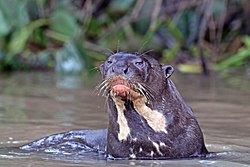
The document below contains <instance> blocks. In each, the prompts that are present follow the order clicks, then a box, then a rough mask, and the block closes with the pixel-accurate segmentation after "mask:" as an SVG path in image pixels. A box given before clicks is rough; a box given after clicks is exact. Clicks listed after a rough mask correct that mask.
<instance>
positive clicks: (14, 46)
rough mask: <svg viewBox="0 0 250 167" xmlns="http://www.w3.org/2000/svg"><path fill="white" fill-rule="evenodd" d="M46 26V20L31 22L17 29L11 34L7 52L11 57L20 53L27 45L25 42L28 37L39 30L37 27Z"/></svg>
mask: <svg viewBox="0 0 250 167" xmlns="http://www.w3.org/2000/svg"><path fill="white" fill-rule="evenodd" d="M46 24H47V20H46V19H40V20H36V21H34V22H31V23H30V24H29V25H27V26H24V27H22V28H20V29H17V30H16V31H15V32H14V33H13V34H12V37H11V41H10V43H9V45H8V51H9V52H10V53H11V54H12V55H15V54H17V53H20V52H21V51H22V50H23V49H24V47H25V45H26V43H27V40H28V39H29V37H30V35H31V34H32V33H33V31H34V30H35V29H36V28H39V27H41V26H44V25H46ZM9 59H11V58H9Z"/></svg>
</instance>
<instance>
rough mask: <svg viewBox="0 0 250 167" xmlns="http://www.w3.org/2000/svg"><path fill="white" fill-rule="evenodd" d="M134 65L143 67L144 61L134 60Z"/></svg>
mask: <svg viewBox="0 0 250 167" xmlns="http://www.w3.org/2000/svg"><path fill="white" fill-rule="evenodd" d="M135 65H136V66H138V67H143V65H144V62H143V61H142V60H140V61H136V62H135Z"/></svg>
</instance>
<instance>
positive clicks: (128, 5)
mask: <svg viewBox="0 0 250 167" xmlns="http://www.w3.org/2000/svg"><path fill="white" fill-rule="evenodd" d="M91 2H92V1H83V0H77V1H76V0H58V1H47V0H0V23H1V24H0V70H19V69H34V68H35V69H44V68H45V69H47V68H54V69H56V70H57V71H58V72H65V73H75V72H76V73H79V71H82V70H83V69H85V71H92V69H93V68H94V67H95V66H96V65H97V63H96V62H97V61H98V62H99V61H100V60H103V59H105V56H101V54H100V53H102V52H104V50H105V49H106V48H110V50H111V51H115V52H116V51H124V50H125V51H131V52H134V51H138V52H143V51H145V50H146V51H147V50H151V49H153V50H154V52H155V53H157V54H159V55H160V57H161V58H162V61H163V62H164V63H166V62H167V63H169V62H171V63H179V60H178V59H181V62H182V63H183V62H184V66H183V65H182V66H181V67H185V68H184V69H196V67H197V62H199V61H197V59H199V54H200V47H201V44H200V43H199V42H200V41H203V45H202V48H201V49H202V50H204V52H203V53H204V54H205V57H206V59H207V60H209V61H210V63H217V62H212V60H214V58H213V55H215V54H212V53H214V50H219V52H217V53H216V54H218V55H219V56H217V58H218V59H219V62H218V65H217V66H216V69H219V70H221V69H224V68H229V67H231V66H239V65H242V64H244V63H245V62H246V61H248V59H249V54H248V53H247V49H249V45H248V44H247V42H248V39H247V38H248V37H246V39H245V40H244V44H245V45H244V46H243V47H242V48H239V47H238V48H236V49H235V50H234V53H235V54H234V55H233V56H232V57H226V58H225V55H229V54H228V51H227V50H226V49H224V48H227V47H228V46H229V44H230V43H231V41H234V40H235V39H236V37H237V36H238V35H239V34H244V32H243V31H244V30H245V29H246V27H248V23H247V21H246V20H247V16H245V13H247V12H248V11H249V10H250V9H247V8H245V7H244V6H247V5H248V4H249V2H248V1H242V0H228V1H226V0H211V1H204V2H203V3H201V1H199V0H197V1H196V3H194V4H192V3H191V2H190V3H185V1H184V0H177V1H169V0H164V1H162V2H161V1H151V0H145V1H140V0H138V1H135V0H126V1H124V0H110V1H105V0H100V1H96V2H95V3H91ZM142 2H143V3H142ZM159 2H160V3H159ZM192 2H193V1H192ZM208 2H212V3H211V8H208V7H209V6H206V5H207V4H210V3H208ZM158 3H159V4H158ZM206 3H207V4H206ZM157 5H158V6H157ZM169 7H171V8H169ZM231 8H233V9H234V10H233V11H236V12H235V13H237V12H238V13H237V14H238V15H240V16H241V17H239V18H237V19H234V17H235V15H233V14H234V13H233V12H228V11H232V10H231ZM206 9H210V11H209V12H207V13H205V12H206ZM242 11H243V12H242ZM157 13H158V14H157ZM232 13H233V14H232ZM205 14H207V15H208V16H207V17H208V19H207V21H206V22H205V23H207V26H205V29H204V28H202V26H201V23H202V21H203V19H204V15H205ZM226 18H229V19H228V20H226ZM223 19H224V20H223ZM230 19H231V20H230ZM224 23H225V24H227V25H228V26H225V27H224V26H223V24H224ZM236 23H237V24H236ZM249 26H250V25H249ZM202 31H204V36H201V34H202ZM245 34H246V33H245ZM201 38H202V40H200V39H201ZM220 48H223V49H224V50H222V49H221V50H220ZM238 49H239V50H238ZM183 52H184V53H187V54H186V55H188V56H187V57H182V56H179V57H178V55H183V54H182V53H183ZM230 52H232V51H230ZM110 53H111V52H109V53H108V54H110ZM220 55H221V56H220ZM221 57H222V58H223V60H221V59H222V58H221ZM70 61H74V63H75V66H72V68H71V70H68V69H67V67H65V64H67V62H70ZM185 61H189V62H190V61H194V68H192V67H191V68H190V66H185ZM191 65H192V63H191ZM73 67H79V68H77V70H76V69H74V68H73ZM186 67H188V68H186ZM199 68H200V67H197V69H199ZM181 69H183V68H181ZM196 71H198V70H196Z"/></svg>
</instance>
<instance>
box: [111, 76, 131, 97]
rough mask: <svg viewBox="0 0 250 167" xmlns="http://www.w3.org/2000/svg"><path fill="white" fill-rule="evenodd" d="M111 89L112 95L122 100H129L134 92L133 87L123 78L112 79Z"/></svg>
mask: <svg viewBox="0 0 250 167" xmlns="http://www.w3.org/2000/svg"><path fill="white" fill-rule="evenodd" d="M109 87H110V94H111V95H112V96H114V97H120V98H121V99H122V100H125V99H128V96H129V95H130V94H131V92H132V91H134V89H133V86H132V85H131V84H129V82H128V81H127V80H126V79H125V78H123V77H121V76H116V77H114V78H112V79H111V80H110V82H109Z"/></svg>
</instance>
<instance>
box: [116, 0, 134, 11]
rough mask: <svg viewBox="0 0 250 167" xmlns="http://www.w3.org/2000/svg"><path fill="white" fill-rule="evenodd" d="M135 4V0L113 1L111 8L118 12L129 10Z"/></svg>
mask: <svg viewBox="0 0 250 167" xmlns="http://www.w3.org/2000/svg"><path fill="white" fill-rule="evenodd" d="M133 2H134V0H126V1H124V0H115V1H112V3H111V8H113V10H118V11H123V10H127V9H128V8H129V7H130V6H131V5H132V4H133Z"/></svg>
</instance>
